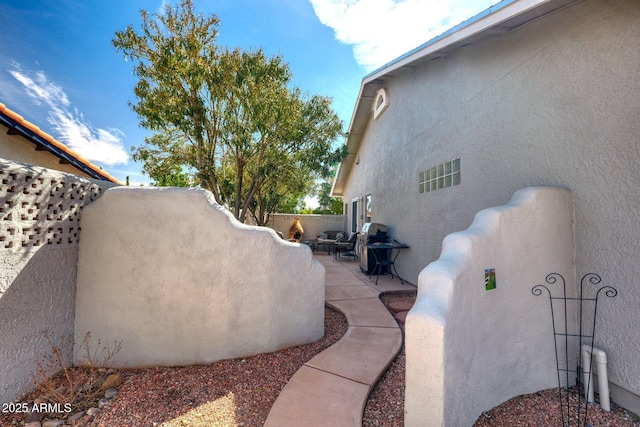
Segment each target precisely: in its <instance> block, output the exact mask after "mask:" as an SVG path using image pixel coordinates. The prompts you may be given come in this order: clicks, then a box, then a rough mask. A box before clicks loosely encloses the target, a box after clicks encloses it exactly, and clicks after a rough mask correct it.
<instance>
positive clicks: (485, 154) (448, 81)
mask: <svg viewBox="0 0 640 427" xmlns="http://www.w3.org/2000/svg"><path fill="white" fill-rule="evenodd" d="M639 29H640V4H639V3H638V2H637V1H634V0H620V1H615V2H610V1H604V0H581V1H576V0H505V1H502V2H500V3H498V4H496V5H495V6H493V7H491V8H490V9H488V10H486V11H484V12H483V13H481V14H479V15H477V16H475V17H473V18H471V19H469V20H467V21H465V22H463V23H461V24H460V25H458V26H456V27H454V28H452V29H451V30H449V31H447V32H445V33H444V34H442V35H440V36H438V37H436V38H434V39H433V40H431V41H429V42H427V43H425V44H423V45H421V46H419V47H418V48H416V49H414V50H412V51H410V52H408V53H406V54H405V55H403V56H401V57H399V58H397V59H396V60H394V61H392V62H391V63H389V64H387V65H385V66H383V67H382V68H380V69H378V70H376V71H374V72H372V73H371V74H369V75H367V76H366V77H364V79H363V81H362V85H361V88H360V92H359V96H358V100H357V103H356V106H355V110H354V112H353V115H352V119H351V123H350V126H349V131H348V138H347V140H346V142H345V144H346V146H347V148H348V152H349V155H348V157H347V158H346V159H345V160H344V161H343V162H342V163H341V164H340V166H339V169H338V172H337V176H336V178H335V181H334V184H333V189H332V193H333V195H334V196H340V197H342V198H343V200H344V203H345V215H346V217H347V222H348V228H349V229H350V230H353V231H356V230H359V229H361V228H362V225H363V222H364V221H365V220H366V219H369V218H368V215H365V213H364V211H365V206H364V204H365V201H366V202H367V203H369V204H370V207H369V208H370V212H371V217H370V220H371V221H372V222H376V223H383V224H386V225H387V226H388V229H389V232H390V234H391V236H392V237H393V238H395V239H397V240H398V241H401V242H403V243H406V244H407V245H408V246H410V249H407V250H404V251H403V252H402V253H401V255H400V256H399V257H398V259H397V263H396V264H397V268H398V271H399V272H400V274H401V275H402V276H403V277H405V278H406V279H408V280H409V281H410V282H413V283H415V284H417V285H418V287H419V296H418V303H417V304H416V305H417V306H420V305H421V304H420V301H421V299H422V300H423V302H424V303H423V304H422V307H423V309H424V312H420V310H421V309H416V312H415V313H414V317H413V319H414V320H415V322H414V323H412V322H413V321H412V320H411V319H412V317H411V313H410V315H409V318H408V320H407V381H408V384H407V406H405V408H406V412H407V419H406V422H407V425H419V422H418V421H417V420H419V419H420V417H421V416H422V417H426V416H429V417H432V416H433V418H431V420H436V418H437V417H440V418H441V422H442V424H443V425H444V424H447V425H469V424H468V422H469V418H465V419H461V418H458V419H457V420H453V419H451V418H447V417H449V415H447V413H451V412H452V411H448V410H446V408H447V407H448V405H450V404H451V405H452V406H449V409H452V408H453V407H454V406H455V405H453V404H452V403H451V401H450V400H448V399H449V398H447V397H446V395H447V393H453V392H450V391H447V387H449V386H448V385H447V378H448V375H449V374H447V368H446V366H449V365H451V363H454V362H451V359H447V358H446V357H444V359H443V360H442V365H443V366H445V368H443V369H444V371H445V374H444V379H440V380H438V381H441V382H443V384H445V385H444V386H442V387H441V389H439V390H440V391H435V392H434V390H436V389H437V387H436V388H432V389H429V390H427V389H423V390H419V388H420V387H421V385H420V384H417V385H416V386H415V387H414V385H412V384H410V383H409V382H410V381H413V380H411V378H414V380H415V381H418V382H422V383H425V382H429V381H431V378H430V376H429V375H427V376H423V377H422V378H420V379H416V377H417V375H416V372H420V370H419V369H418V370H417V371H416V370H414V368H415V367H416V366H417V364H419V363H421V362H419V360H420V358H421V357H422V356H420V355H418V354H415V353H413V354H410V353H411V352H412V351H414V350H415V351H418V350H416V349H415V348H413V347H412V345H413V344H412V342H411V340H413V339H417V338H420V337H421V336H424V333H422V335H421V332H420V331H419V330H418V329H419V328H418V327H417V326H416V325H418V323H419V322H418V320H417V319H418V318H419V317H420V316H422V317H420V318H421V319H427V318H431V319H432V320H433V318H434V316H433V315H432V312H430V311H429V310H435V309H433V307H435V306H436V305H437V304H435V303H434V301H436V297H435V296H434V295H435V294H436V293H437V292H438V290H437V289H438V288H437V285H436V284H434V283H433V282H430V281H429V280H430V279H429V277H431V276H430V275H429V274H426V273H424V271H425V267H427V266H429V265H430V264H432V263H434V262H435V261H437V260H438V259H439V257H440V255H441V249H442V248H443V239H445V236H447V235H449V234H451V233H454V232H458V231H461V230H465V229H467V228H468V227H470V225H471V224H472V221H473V219H474V216H475V215H476V214H477V213H478V212H480V211H482V210H484V209H487V208H491V207H495V206H501V205H505V204H506V203H507V202H509V200H510V199H511V197H512V196H513V195H514V193H516V192H517V191H518V190H520V189H523V188H526V187H540V186H544V187H551V188H562V189H567V190H569V192H570V194H571V199H572V209H573V210H572V211H571V212H570V214H571V216H570V221H569V223H568V224H567V226H566V227H565V229H568V230H569V231H570V232H571V247H569V249H568V250H567V251H564V252H569V254H568V263H569V264H571V265H570V268H568V269H569V270H570V271H567V272H566V275H567V276H568V279H570V281H571V285H572V288H574V289H575V287H576V286H577V285H575V284H574V283H575V282H576V278H577V280H578V281H579V278H580V277H581V276H582V275H583V274H586V273H589V272H596V273H598V274H600V275H601V276H602V278H603V281H606V282H607V283H609V284H614V285H615V287H616V288H617V290H618V292H619V294H618V297H617V299H616V300H615V303H611V304H602V305H601V307H600V308H599V311H598V334H597V336H596V342H595V344H596V346H597V347H599V348H602V349H603V350H605V351H606V352H607V354H608V357H609V366H608V368H609V380H610V387H611V396H612V399H613V400H614V401H616V402H618V403H620V404H622V405H623V406H625V407H627V408H629V409H631V410H633V411H634V412H640V332H638V329H637V325H638V324H640V287H639V285H638V277H640V267H639V263H638V259H640V244H639V243H638V242H640V216H639V214H638V212H640V55H639V54H638V52H640V31H639ZM536 210H539V209H538V208H533V212H536ZM367 211H369V209H367ZM516 230H517V227H516ZM527 231H528V230H520V231H518V232H522V233H524V234H526V233H527ZM503 232H504V230H503ZM524 234H523V236H522V238H516V239H514V240H515V242H514V243H513V244H514V245H520V247H521V249H520V250H521V251H522V252H521V253H522V255H523V256H521V257H520V258H518V259H515V260H512V262H511V263H510V264H509V265H508V266H505V267H504V268H503V271H504V270H514V271H515V270H521V269H522V268H521V267H523V266H529V265H537V266H538V267H539V270H537V271H536V274H535V275H534V276H536V275H538V274H541V276H537V277H529V276H526V277H525V278H524V280H525V283H523V284H522V286H523V288H522V293H521V294H522V299H523V301H529V300H527V298H530V297H531V293H530V292H529V291H530V290H531V287H532V286H533V285H535V284H536V283H537V282H538V283H539V282H544V278H545V276H544V274H546V273H542V272H545V271H546V272H547V273H551V272H553V270H552V269H551V268H553V266H547V265H544V264H545V263H544V262H542V259H543V255H544V253H543V252H544V250H545V249H544V248H542V249H539V248H538V251H536V249H535V248H534V249H532V250H531V251H530V252H527V249H526V242H523V240H526V239H527V238H528V237H527V236H525V235H524ZM555 237H556V236H554V235H548V240H549V246H553V245H554V240H553V239H554V238H555ZM522 248H524V249H522ZM486 252H487V253H488V252H492V253H496V252H500V253H509V252H511V253H518V250H516V249H514V248H512V247H508V246H506V247H500V248H496V247H492V248H487V251H486ZM538 254H541V255H540V256H538ZM516 264H517V265H516ZM487 267H491V265H489V266H487ZM431 270H433V268H432V269H431ZM478 274H479V276H478V280H479V281H480V282H482V279H483V275H482V274H483V273H482V272H479V273H478ZM496 277H497V282H498V290H500V289H501V288H500V286H501V283H502V286H503V288H502V289H504V287H505V286H507V287H509V286H511V285H512V284H511V283H507V282H506V281H505V277H506V274H502V275H501V271H500V270H496ZM501 278H502V279H501ZM501 280H502V282H501ZM536 281H537V282H536ZM454 283H457V282H455V280H454ZM479 286H482V284H480V285H479ZM514 286H515V285H514ZM451 292H453V294H455V286H453V287H452V291H451ZM453 294H452V295H453ZM526 294H528V295H526ZM447 295H449V294H447ZM492 295H497V294H492ZM449 297H450V296H447V298H449ZM453 298H455V297H453ZM447 301H448V300H447ZM525 305H526V304H525ZM429 307H431V308H429ZM524 310H526V308H525V309H524ZM546 310H547V311H548V308H547V309H546ZM541 313H544V311H541ZM419 315H420V316H419ZM423 315H424V316H423ZM511 315H512V316H513V318H511V317H509V314H508V313H507V311H506V310H505V312H504V317H503V319H502V321H503V322H505V323H507V322H511V321H514V322H517V321H518V319H517V318H516V317H517V315H518V314H511ZM447 316H449V317H447ZM464 316H465V314H463V313H458V317H459V318H461V319H462V318H464ZM443 319H444V320H442V319H441V324H440V326H442V325H444V326H443V328H444V330H445V331H447V330H451V325H452V324H451V322H450V321H453V320H452V319H451V314H447V315H446V316H444V317H443ZM461 319H457V318H456V319H455V322H458V321H460V322H462V321H463V320H461ZM546 321H549V319H548V315H547V317H544V318H541V320H540V322H541V324H542V325H543V326H544V327H545V328H546V327H547V326H546V325H547V324H546V323H544V322H546ZM438 322H440V320H439V321H438ZM438 322H435V323H438ZM454 324H456V325H458V323H454ZM447 325H448V326H447ZM412 327H413V329H412ZM416 328H418V329H416ZM447 328H449V329H447ZM545 330H546V329H545ZM448 333H449V332H444V338H443V339H442V340H441V341H442V342H444V344H442V345H443V346H444V347H445V350H443V351H444V353H443V354H448V353H447V350H446V347H447V346H448V345H452V344H451V343H453V342H454V341H455V339H452V338H451V336H450V335H447V334H448ZM451 333H454V332H451ZM416 337H417V338H416ZM549 339H552V338H551V337H550V338H549ZM507 341H508V340H507ZM505 347H506V348H505V352H506V353H508V352H509V351H510V349H509V345H506V346H505ZM463 350H465V349H464V348H463ZM481 351H483V347H482V346H481V345H480V346H479V347H478V348H467V349H466V350H465V351H463V353H465V352H466V354H467V356H468V357H470V358H473V357H475V355H477V354H480V352H481ZM460 357H461V358H464V357H465V356H460ZM535 357H538V355H536V356H535ZM532 358H533V356H532ZM423 359H426V356H425V357H423ZM425 363H426V362H425ZM455 363H457V362H455ZM499 368H500V367H499ZM503 368H505V367H501V368H500V369H503ZM489 369H491V368H489ZM553 369H555V367H554V368H553ZM525 371H526V369H525ZM470 375H471V374H470ZM554 375H555V373H554ZM449 376H450V375H449ZM456 380H459V381H461V382H464V381H465V378H464V377H462V378H456ZM472 380H473V376H472V375H471V379H470V381H472ZM520 380H521V381H520V382H523V383H526V382H527V381H528V378H526V377H524V378H521V379H520ZM434 381H435V380H434ZM503 382H506V381H503ZM538 385H539V384H538ZM552 386H553V384H552V383H551V384H549V387H552ZM499 387H501V386H498V388H499ZM442 389H444V391H442ZM523 389H524V390H526V389H527V388H526V387H524V388H519V387H514V388H512V389H510V391H507V392H505V393H498V392H496V393H492V392H491V391H488V390H484V394H486V395H491V394H494V395H496V396H499V397H496V399H495V400H502V401H504V400H506V399H507V398H508V397H510V396H509V394H510V393H516V392H517V393H520V392H522V391H523ZM476 391H477V392H478V393H477V394H483V389H482V388H480V389H478V390H476ZM531 391H535V390H531ZM429 393H431V394H432V395H439V396H440V397H439V398H440V399H441V400H444V403H443V404H442V405H443V406H442V405H441V407H440V408H439V412H438V414H435V415H433V414H427V413H424V412H423V413H421V412H420V411H421V410H415V407H417V406H422V407H428V406H433V400H429V399H430V398H427V397H425V396H427V395H428V394H429ZM443 395H444V396H443ZM431 398H433V396H431ZM452 399H453V398H452ZM495 400H493V401H491V400H487V401H485V402H483V403H479V405H482V404H484V405H490V404H497V403H500V401H498V402H496V401H495ZM447 402H449V403H447ZM443 408H444V409H443ZM484 409H485V410H486V409H489V408H488V407H484ZM473 410H474V411H476V412H475V416H477V415H478V414H479V412H477V411H478V407H475V408H474V409H473ZM416 412H417V413H418V414H417V415H416ZM436 412H437V411H436ZM470 416H471V415H469V417H470ZM434 422H436V424H437V420H436V421H434ZM456 422H457V423H458V424H456ZM460 423H462V424H460ZM436 424H431V425H436Z"/></svg>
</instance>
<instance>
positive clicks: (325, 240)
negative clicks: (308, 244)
mask: <svg viewBox="0 0 640 427" xmlns="http://www.w3.org/2000/svg"><path fill="white" fill-rule="evenodd" d="M341 235H344V232H343V231H323V232H322V234H320V235H319V236H318V238H317V239H316V242H317V248H318V250H320V246H321V245H322V248H323V249H324V250H325V251H326V252H327V253H328V254H331V251H332V250H333V249H334V248H335V244H336V242H337V241H339V240H340V238H341Z"/></svg>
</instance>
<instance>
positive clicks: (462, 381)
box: [405, 187, 575, 427]
mask: <svg viewBox="0 0 640 427" xmlns="http://www.w3.org/2000/svg"><path fill="white" fill-rule="evenodd" d="M573 227H574V210H573V198H572V194H571V192H570V191H568V190H565V189H561V188H550V187H532V188H526V189H523V190H520V191H518V192H516V193H515V195H514V196H513V198H512V199H511V201H510V202H509V204H507V205H505V206H501V207H497V208H490V209H486V210H483V211H481V212H480V213H478V214H477V215H476V217H475V219H474V221H473V224H472V225H471V226H470V227H469V228H468V229H467V230H466V231H463V232H458V233H453V234H450V235H448V236H447V237H446V238H445V240H444V243H443V248H442V253H441V255H440V258H439V259H438V260H437V261H434V262H433V263H431V264H429V265H428V266H427V267H426V268H425V269H424V270H422V272H421V273H420V276H419V279H418V296H417V300H416V303H415V305H414V307H413V309H412V310H411V311H410V312H409V314H408V316H407V321H406V354H407V361H406V363H407V365H406V396H405V425H407V426H408V427H411V426H424V425H430V426H468V425H472V424H473V423H474V422H475V420H476V419H477V418H478V416H480V414H481V413H482V412H483V411H486V410H489V409H491V408H492V407H494V406H496V405H498V404H500V403H502V402H504V401H506V400H508V399H510V398H512V397H514V396H517V395H520V394H525V393H532V392H535V391H538V390H542V389H546V388H552V387H556V386H557V376H556V359H555V353H554V344H553V330H552V325H551V317H550V309H549V300H548V298H541V297H535V296H533V294H532V293H531V289H532V288H533V286H535V285H537V284H544V283H545V282H544V280H545V277H546V275H547V274H549V273H552V272H555V273H560V274H562V275H563V276H564V277H565V279H566V280H567V284H568V292H572V294H570V295H575V286H572V285H575V259H574V258H575V248H574V230H573ZM491 268H493V269H495V277H496V288H495V289H492V290H486V288H485V283H484V282H485V269H491ZM570 320H573V321H575V316H570ZM561 356H562V357H563V355H562V354H561ZM571 357H573V355H572V356H571ZM572 368H573V367H572Z"/></svg>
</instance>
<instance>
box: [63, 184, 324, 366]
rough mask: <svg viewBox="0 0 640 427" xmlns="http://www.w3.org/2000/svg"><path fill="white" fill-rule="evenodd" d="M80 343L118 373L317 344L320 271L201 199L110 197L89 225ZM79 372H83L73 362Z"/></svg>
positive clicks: (116, 191)
mask: <svg viewBox="0 0 640 427" xmlns="http://www.w3.org/2000/svg"><path fill="white" fill-rule="evenodd" d="M81 237H82V241H81V243H80V254H79V260H78V287H77V294H76V295H77V298H76V319H75V333H76V340H77V341H78V342H79V341H80V340H81V338H82V337H83V336H84V334H85V333H86V332H91V337H92V339H95V340H100V342H101V343H103V344H107V343H113V342H114V341H121V342H122V350H121V351H120V352H119V353H118V354H117V355H116V356H115V357H114V359H112V362H113V364H114V365H115V366H127V367H136V366H151V365H188V364H197V363H210V362H214V361H216V360H220V359H226V358H234V357H241V356H249V355H254V354H258V353H263V352H272V351H276V350H278V349H282V348H286V347H291V346H295V345H299V344H304V343H308V342H312V341H316V340H318V339H320V338H321V337H322V336H323V333H324V267H323V266H322V265H321V264H320V263H319V262H318V261H316V260H315V259H314V258H313V256H312V253H311V249H310V248H309V247H307V246H306V245H300V244H294V243H289V242H286V241H284V240H282V239H280V238H279V237H278V236H277V235H276V233H275V232H274V231H273V230H270V229H268V228H265V227H253V226H248V225H243V224H240V223H239V222H238V221H237V220H235V218H233V216H232V215H230V213H229V212H228V211H227V210H226V209H224V208H222V207H221V206H220V205H218V204H217V203H215V201H214V200H213V195H212V194H211V193H210V192H208V191H205V190H199V189H180V188H129V187H120V188H113V189H110V190H108V191H106V192H105V193H104V195H103V196H102V197H101V198H100V199H99V200H98V201H97V202H96V203H93V204H92V205H91V206H89V207H87V208H86V209H85V210H84V212H83V215H82V234H81ZM76 362H77V363H83V362H85V361H84V360H83V359H82V355H81V354H76Z"/></svg>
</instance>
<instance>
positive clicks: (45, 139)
mask: <svg viewBox="0 0 640 427" xmlns="http://www.w3.org/2000/svg"><path fill="white" fill-rule="evenodd" d="M0 124H2V125H4V126H6V127H7V128H8V129H9V133H11V134H13V135H19V136H22V137H23V138H25V139H26V140H28V141H30V142H31V143H33V144H35V145H36V149H44V150H46V151H48V152H49V153H51V154H53V155H54V156H56V157H58V158H59V159H60V162H61V163H63V164H70V165H72V166H73V167H75V168H76V169H78V170H79V171H81V172H83V173H85V174H87V175H89V176H90V177H91V178H94V179H99V180H103V181H111V182H114V183H116V184H121V183H120V181H118V180H117V179H116V178H115V177H113V176H111V175H110V174H109V173H107V172H105V171H103V170H102V169H100V167H98V166H96V165H94V164H93V163H91V162H90V161H89V160H87V159H85V158H83V157H82V156H80V155H79V154H77V153H76V152H74V151H73V150H71V149H69V148H68V147H67V146H66V145H64V144H62V143H61V142H59V141H57V140H56V139H54V138H53V137H52V136H50V135H48V134H46V133H45V132H43V131H42V130H40V129H39V128H38V127H37V126H35V125H34V124H32V123H30V122H28V121H26V120H24V118H22V116H20V115H18V114H16V113H14V112H13V111H11V110H9V109H8V108H7V107H6V106H4V105H3V104H0Z"/></svg>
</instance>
